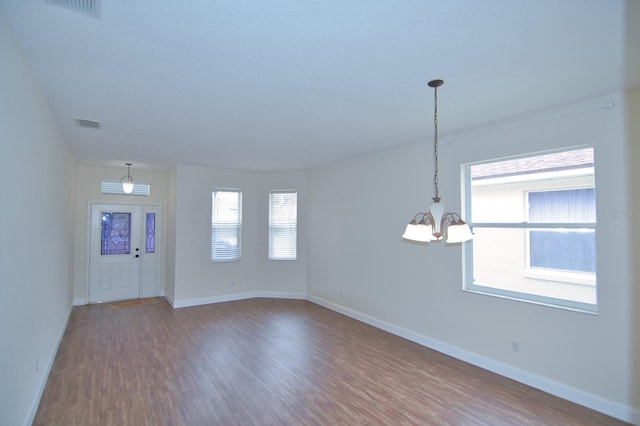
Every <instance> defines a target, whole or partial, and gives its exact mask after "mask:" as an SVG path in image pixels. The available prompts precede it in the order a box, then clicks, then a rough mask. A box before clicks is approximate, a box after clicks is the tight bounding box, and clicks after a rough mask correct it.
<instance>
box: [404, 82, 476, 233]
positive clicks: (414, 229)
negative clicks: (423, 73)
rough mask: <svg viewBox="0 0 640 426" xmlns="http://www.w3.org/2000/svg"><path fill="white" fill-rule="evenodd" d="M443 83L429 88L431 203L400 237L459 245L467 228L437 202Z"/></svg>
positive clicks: (468, 229) (458, 216) (467, 230)
mask: <svg viewBox="0 0 640 426" xmlns="http://www.w3.org/2000/svg"><path fill="white" fill-rule="evenodd" d="M443 83H444V81H442V80H432V81H430V82H429V87H432V88H433V92H434V97H433V99H434V108H433V127H434V131H433V166H434V167H433V168H434V175H433V189H434V192H435V194H434V197H433V203H432V204H431V207H430V208H429V211H426V212H424V213H418V214H416V215H415V216H414V218H413V220H412V221H411V222H409V224H408V225H407V227H406V228H405V231H404V234H403V235H402V238H403V239H405V240H408V241H415V242H419V243H428V242H431V241H440V240H442V239H443V238H444V237H445V236H446V241H447V243H462V242H465V241H468V240H470V239H472V238H473V233H472V232H471V229H470V228H469V225H467V224H466V223H465V221H464V220H462V218H461V217H460V215H459V214H458V213H452V212H445V208H444V204H443V203H441V202H440V196H439V193H438V87H440V86H442V84H443Z"/></svg>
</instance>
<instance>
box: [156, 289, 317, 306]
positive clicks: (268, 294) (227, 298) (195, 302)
mask: <svg viewBox="0 0 640 426" xmlns="http://www.w3.org/2000/svg"><path fill="white" fill-rule="evenodd" d="M259 297H261V298H267V299H298V300H306V299H307V296H306V294H305V293H291V292H277V291H251V292H246V293H232V294H224V295H221V296H211V297H199V298H195V299H182V300H172V299H171V298H170V297H168V296H165V298H167V300H169V303H170V304H171V306H173V308H174V309H178V308H187V307H190V306H200V305H208V304H211V303H222V302H232V301H236V300H245V299H255V298H259Z"/></svg>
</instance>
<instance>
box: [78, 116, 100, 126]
mask: <svg viewBox="0 0 640 426" xmlns="http://www.w3.org/2000/svg"><path fill="white" fill-rule="evenodd" d="M76 126H78V127H88V128H90V129H99V128H100V123H99V122H97V121H93V120H84V119H82V118H76Z"/></svg>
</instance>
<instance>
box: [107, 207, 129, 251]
mask: <svg viewBox="0 0 640 426" xmlns="http://www.w3.org/2000/svg"><path fill="white" fill-rule="evenodd" d="M100 241H101V247H100V254H102V255H105V256H109V255H118V254H130V253H131V213H111V212H102V230H101V239H100Z"/></svg>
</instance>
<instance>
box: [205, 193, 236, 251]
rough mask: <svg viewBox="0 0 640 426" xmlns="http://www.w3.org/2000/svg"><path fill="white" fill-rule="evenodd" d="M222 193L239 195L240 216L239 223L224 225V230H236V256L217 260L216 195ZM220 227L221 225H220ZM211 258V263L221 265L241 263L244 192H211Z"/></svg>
mask: <svg viewBox="0 0 640 426" xmlns="http://www.w3.org/2000/svg"><path fill="white" fill-rule="evenodd" d="M221 192H226V193H237V194H238V206H237V210H238V214H237V221H236V222H234V223H225V224H223V225H224V226H221V227H224V228H228V229H232V228H234V227H235V228H236V247H237V249H236V255H235V256H233V257H231V256H229V257H221V258H216V257H215V252H214V243H215V241H214V237H215V235H214V232H215V226H216V223H214V202H215V194H216V193H221ZM218 225H220V224H218ZM210 258H211V262H213V263H220V262H237V261H240V260H241V259H242V191H241V190H240V189H234V188H214V189H213V190H212V191H211V252H210Z"/></svg>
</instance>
